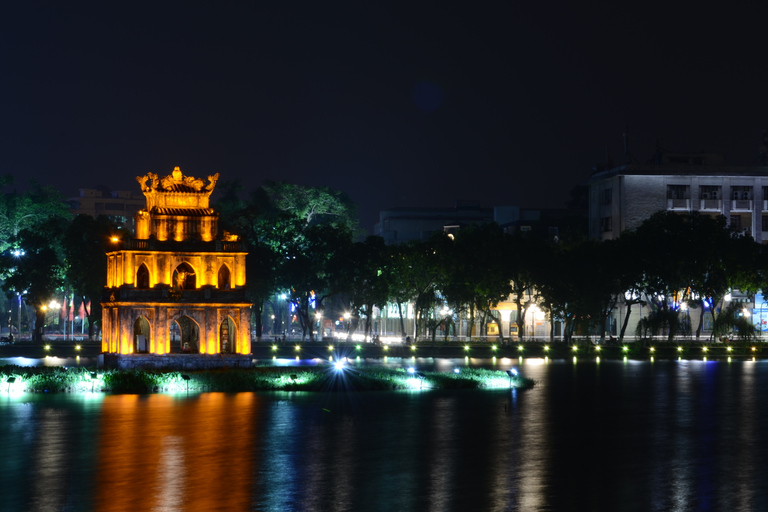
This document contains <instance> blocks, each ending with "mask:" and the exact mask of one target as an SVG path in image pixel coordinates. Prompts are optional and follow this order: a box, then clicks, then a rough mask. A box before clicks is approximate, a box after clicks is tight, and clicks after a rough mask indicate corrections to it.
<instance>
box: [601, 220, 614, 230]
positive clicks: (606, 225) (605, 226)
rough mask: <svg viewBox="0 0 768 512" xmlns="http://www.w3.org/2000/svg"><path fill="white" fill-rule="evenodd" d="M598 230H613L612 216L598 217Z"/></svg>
mask: <svg viewBox="0 0 768 512" xmlns="http://www.w3.org/2000/svg"><path fill="white" fill-rule="evenodd" d="M600 231H602V232H603V233H605V232H606V231H613V217H603V218H601V219H600Z"/></svg>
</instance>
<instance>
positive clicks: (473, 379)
mask: <svg viewBox="0 0 768 512" xmlns="http://www.w3.org/2000/svg"><path fill="white" fill-rule="evenodd" d="M533 385H534V381H533V380H531V379H528V378H525V377H523V376H521V375H518V374H517V372H516V371H515V370H509V371H506V372H505V371H499V370H485V369H474V368H460V369H456V370H455V371H453V372H433V371H416V370H415V369H412V368H408V369H404V368H397V369H392V368H371V367H365V368H357V367H354V365H350V364H344V362H343V361H338V362H336V364H328V365H323V366H309V367H296V366H255V367H252V368H237V369H224V368H223V369H213V370H202V371H195V372H187V373H183V372H179V371H161V370H118V369H110V370H103V371H102V370H99V371H94V370H93V369H89V368H66V367H49V366H42V367H25V366H13V365H8V366H2V367H0V391H2V392H6V393H11V392H27V393H62V392H65V393H92V392H102V393H116V394H117V393H135V394H142V393H174V392H186V391H193V392H248V391H337V392H358V391H388V390H408V389H417V390H418V389H421V390H425V389H446V390H447V389H500V388H507V389H509V388H516V389H526V388H531V387H533ZM3 388H4V389H3Z"/></svg>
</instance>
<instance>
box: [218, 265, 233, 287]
mask: <svg viewBox="0 0 768 512" xmlns="http://www.w3.org/2000/svg"><path fill="white" fill-rule="evenodd" d="M229 279H230V278H229V268H228V267H227V266H226V265H222V266H221V268H219V279H218V281H219V290H229V289H230V288H231V287H232V284H231V283H230V281H229Z"/></svg>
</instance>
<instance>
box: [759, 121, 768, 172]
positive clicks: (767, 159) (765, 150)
mask: <svg viewBox="0 0 768 512" xmlns="http://www.w3.org/2000/svg"><path fill="white" fill-rule="evenodd" d="M757 155H758V156H757V158H758V162H759V163H760V164H761V165H768V130H766V129H765V128H763V136H762V137H761V140H760V147H759V148H758V151H757Z"/></svg>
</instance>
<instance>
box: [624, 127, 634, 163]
mask: <svg viewBox="0 0 768 512" xmlns="http://www.w3.org/2000/svg"><path fill="white" fill-rule="evenodd" d="M632 160H634V159H633V158H632V155H631V154H630V152H629V123H627V129H626V130H624V163H625V164H630V163H632Z"/></svg>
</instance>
